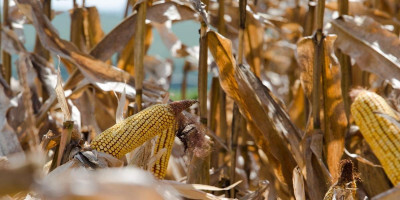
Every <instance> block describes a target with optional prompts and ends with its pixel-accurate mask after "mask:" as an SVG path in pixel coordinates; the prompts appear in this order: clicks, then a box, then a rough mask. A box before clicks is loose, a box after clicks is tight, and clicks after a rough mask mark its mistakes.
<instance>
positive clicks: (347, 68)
mask: <svg viewBox="0 0 400 200" xmlns="http://www.w3.org/2000/svg"><path fill="white" fill-rule="evenodd" d="M397 1H399V0H397ZM338 3H339V15H340V16H342V15H347V14H348V13H349V1H348V0H339V1H338ZM337 51H338V52H337V54H338V58H339V63H340V73H341V80H340V81H341V88H342V96H343V104H344V110H345V113H346V117H347V128H350V123H349V119H350V104H351V103H350V102H351V99H350V95H349V92H350V88H351V87H352V85H353V80H352V71H351V61H350V56H348V55H346V54H344V53H343V52H342V51H341V50H340V49H338V50H337Z"/></svg>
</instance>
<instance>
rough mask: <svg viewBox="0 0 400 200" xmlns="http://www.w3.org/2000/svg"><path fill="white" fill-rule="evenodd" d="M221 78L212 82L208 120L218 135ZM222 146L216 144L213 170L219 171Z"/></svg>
mask: <svg viewBox="0 0 400 200" xmlns="http://www.w3.org/2000/svg"><path fill="white" fill-rule="evenodd" d="M219 84H220V83H219V78H218V77H217V76H215V77H213V78H212V80H211V90H210V115H209V118H208V119H209V120H208V128H209V129H210V130H211V131H212V132H214V133H216V130H217V108H218V102H219V95H220V86H219ZM220 146H221V145H219V144H218V143H215V144H214V149H215V151H216V152H215V153H213V154H211V166H210V167H211V168H214V169H217V168H218V167H219V163H218V162H219V154H220V149H221V148H220Z"/></svg>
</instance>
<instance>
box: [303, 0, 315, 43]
mask: <svg viewBox="0 0 400 200" xmlns="http://www.w3.org/2000/svg"><path fill="white" fill-rule="evenodd" d="M315 7H316V3H315V2H314V1H313V0H310V1H309V2H308V12H307V15H306V21H305V24H304V36H310V35H312V32H313V30H314V22H315Z"/></svg>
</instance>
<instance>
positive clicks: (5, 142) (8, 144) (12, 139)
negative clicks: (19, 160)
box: [0, 85, 22, 156]
mask: <svg viewBox="0 0 400 200" xmlns="http://www.w3.org/2000/svg"><path fill="white" fill-rule="evenodd" d="M14 106H16V101H15V99H9V98H8V97H7V95H6V93H5V92H4V88H3V86H2V85H0V133H1V134H0V156H7V155H9V154H13V153H18V152H21V151H22V148H21V145H20V143H19V141H18V138H17V135H16V134H15V132H14V130H13V129H12V128H11V126H10V125H9V124H8V122H7V116H6V115H7V112H8V110H9V109H10V108H11V107H14Z"/></svg>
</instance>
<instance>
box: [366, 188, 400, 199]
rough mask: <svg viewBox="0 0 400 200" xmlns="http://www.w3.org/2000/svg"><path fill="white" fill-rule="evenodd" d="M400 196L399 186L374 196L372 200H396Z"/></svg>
mask: <svg viewBox="0 0 400 200" xmlns="http://www.w3.org/2000/svg"><path fill="white" fill-rule="evenodd" d="M399 196H400V189H399V187H398V186H397V187H393V188H392V189H390V190H387V191H385V192H382V193H381V194H378V195H376V196H374V197H373V198H372V200H396V199H398V198H399Z"/></svg>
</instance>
